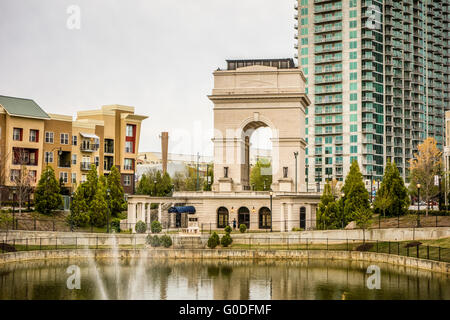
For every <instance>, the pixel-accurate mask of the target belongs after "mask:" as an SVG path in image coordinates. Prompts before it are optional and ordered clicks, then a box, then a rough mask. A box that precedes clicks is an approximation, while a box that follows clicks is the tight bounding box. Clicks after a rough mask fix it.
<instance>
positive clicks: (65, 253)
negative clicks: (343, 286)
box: [0, 249, 450, 274]
mask: <svg viewBox="0 0 450 320" xmlns="http://www.w3.org/2000/svg"><path fill="white" fill-rule="evenodd" d="M119 254H120V256H121V257H122V258H133V257H140V256H141V255H142V254H145V255H146V256H147V257H149V258H162V259H273V260H283V259H331V260H349V261H370V262H374V263H377V262H378V263H389V264H393V265H399V266H405V267H411V268H418V269H423V270H429V271H433V272H442V273H448V274H450V263H446V262H438V261H431V260H424V259H417V258H413V257H404V256H397V255H389V254H385V253H375V252H357V251H325V250H311V251H305V250H295V251H294V250H292V251H290V250H260V251H256V250H201V249H183V250H179V249H178V250H177V249H148V250H134V249H120V250H119ZM113 255H114V254H113V252H112V250H109V249H99V250H83V249H80V250H48V251H21V252H13V253H6V254H1V255H0V264H4V263H10V262H18V261H27V260H42V259H44V260H45V259H67V258H72V259H76V258H88V257H90V256H92V257H95V258H111V257H113Z"/></svg>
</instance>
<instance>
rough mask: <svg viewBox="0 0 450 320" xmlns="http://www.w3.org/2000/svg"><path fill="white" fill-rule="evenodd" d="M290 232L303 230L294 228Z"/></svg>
mask: <svg viewBox="0 0 450 320" xmlns="http://www.w3.org/2000/svg"><path fill="white" fill-rule="evenodd" d="M292 231H294V232H295V231H303V228H296V227H294V228H292Z"/></svg>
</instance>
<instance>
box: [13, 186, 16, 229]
mask: <svg viewBox="0 0 450 320" xmlns="http://www.w3.org/2000/svg"><path fill="white" fill-rule="evenodd" d="M12 194H13V203H12V205H13V230H15V229H16V202H15V201H16V200H15V198H16V189H13V191H12Z"/></svg>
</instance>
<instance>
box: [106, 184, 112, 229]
mask: <svg viewBox="0 0 450 320" xmlns="http://www.w3.org/2000/svg"><path fill="white" fill-rule="evenodd" d="M106 195H107V198H106V199H107V201H108V210H106V233H109V211H110V203H111V197H110V196H111V190H110V189H109V188H108V189H107V190H106Z"/></svg>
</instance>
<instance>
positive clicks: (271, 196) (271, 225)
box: [269, 190, 273, 232]
mask: <svg viewBox="0 0 450 320" xmlns="http://www.w3.org/2000/svg"><path fill="white" fill-rule="evenodd" d="M269 194H270V232H272V231H273V212H272V198H273V191H272V190H270V192H269Z"/></svg>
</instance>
